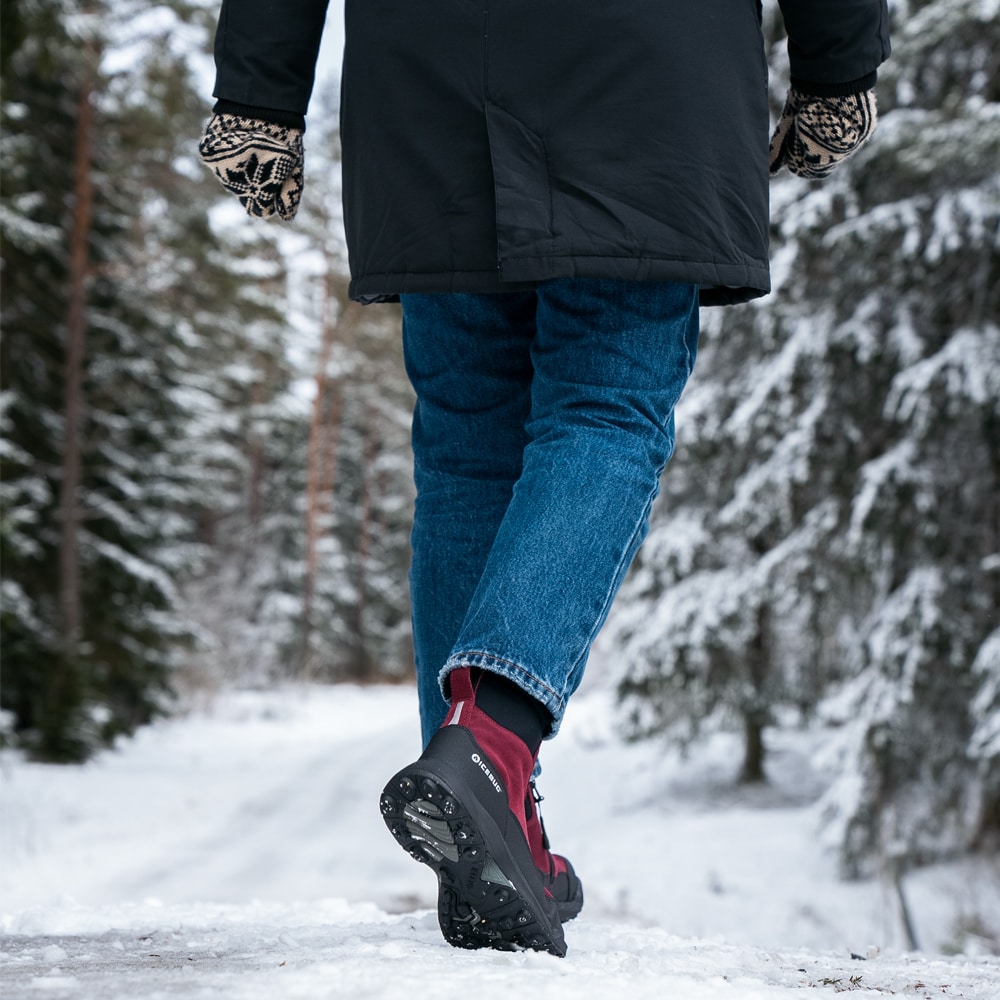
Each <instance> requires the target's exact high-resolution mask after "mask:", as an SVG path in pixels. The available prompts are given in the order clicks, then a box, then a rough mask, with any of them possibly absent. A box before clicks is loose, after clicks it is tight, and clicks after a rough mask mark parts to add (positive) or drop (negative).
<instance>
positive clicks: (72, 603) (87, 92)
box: [59, 43, 98, 660]
mask: <svg viewBox="0 0 1000 1000" xmlns="http://www.w3.org/2000/svg"><path fill="white" fill-rule="evenodd" d="M85 59H86V66H85V69H84V75H83V79H82V81H81V84H80V96H79V102H78V110H77V123H76V142H75V145H74V150H73V217H72V225H71V229H70V238H69V249H70V259H69V294H68V301H67V308H66V363H65V369H64V384H63V453H62V479H61V483H60V493H59V517H60V522H61V535H60V541H59V611H60V638H61V640H62V647H63V653H64V656H65V657H66V658H67V659H69V660H72V659H73V657H74V655H75V651H76V647H77V643H78V642H79V638H80V604H81V601H80V537H79V536H80V521H81V511H80V499H79V492H80V481H81V477H82V466H83V459H82V452H83V422H84V399H83V368H84V355H85V350H86V337H87V279H88V272H89V268H90V259H89V252H88V243H89V238H90V226H91V216H92V214H93V202H94V191H93V181H92V178H91V162H90V161H91V154H92V150H93V125H94V106H93V90H94V79H95V75H96V67H97V59H98V53H97V49H96V46H94V45H93V43H89V44H88V46H87V52H86V56H85Z"/></svg>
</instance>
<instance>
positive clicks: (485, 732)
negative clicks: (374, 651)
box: [381, 669, 566, 955]
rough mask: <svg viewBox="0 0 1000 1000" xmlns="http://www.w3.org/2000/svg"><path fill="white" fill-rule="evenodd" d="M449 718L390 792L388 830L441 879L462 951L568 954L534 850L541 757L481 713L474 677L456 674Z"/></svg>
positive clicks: (385, 796) (444, 904) (447, 923)
mask: <svg viewBox="0 0 1000 1000" xmlns="http://www.w3.org/2000/svg"><path fill="white" fill-rule="evenodd" d="M448 679H449V683H450V688H451V710H450V711H449V713H448V717H447V718H446V719H445V723H444V725H443V726H442V727H441V728H440V729H439V730H438V731H437V733H435V734H434V737H433V738H432V739H431V741H430V743H428V745H427V749H426V750H425V751H424V752H423V753H422V754H421V755H420V758H419V759H418V760H416V761H414V762H413V763H412V764H410V765H409V766H407V767H404V768H403V769H402V770H400V771H399V772H398V773H397V774H396V775H394V776H393V778H392V779H390V781H389V782H388V784H386V786H385V788H384V789H383V791H382V799H381V809H382V816H383V818H384V820H385V824H386V826H387V827H388V828H389V832H390V833H391V834H392V835H393V836H394V837H395V838H396V840H397V841H398V843H399V844H400V846H401V847H402V848H403V849H404V850H406V851H407V852H409V854H410V855H411V856H412V857H413V858H415V859H416V860H417V861H420V862H423V863H424V864H426V865H428V866H429V867H430V868H432V869H433V870H434V872H435V874H436V875H437V877H438V922H439V923H440V926H441V932H442V934H444V938H445V940H446V941H447V942H448V943H449V944H451V945H454V946H455V947H458V948H497V949H502V950H510V949H516V948H530V949H533V950H535V951H547V952H551V953H552V954H554V955H565V954H566V941H565V938H564V937H563V931H562V921H561V920H560V917H559V908H558V906H557V905H556V902H555V899H554V897H553V896H552V895H551V893H550V892H549V891H547V884H546V881H545V879H544V878H543V875H542V872H541V871H540V870H539V869H538V868H537V867H536V865H535V861H534V858H533V856H532V851H531V848H530V847H529V846H528V837H527V819H526V816H525V812H524V808H523V807H522V805H521V803H523V802H525V801H526V799H527V798H528V784H529V781H530V778H531V771H532V768H533V767H534V758H533V754H532V752H531V751H530V750H529V749H528V747H527V745H526V744H525V743H524V741H523V740H521V739H520V738H519V737H517V736H516V735H515V734H514V733H512V732H511V731H510V730H508V729H505V728H504V727H503V726H501V725H499V724H498V723H497V722H495V721H494V720H493V719H491V718H490V717H489V716H488V715H486V714H485V713H484V712H483V711H481V710H480V709H478V708H477V707H476V696H475V689H474V687H473V684H472V679H471V676H470V673H469V671H468V670H465V669H460V670H454V671H452V672H451V674H449V678H448Z"/></svg>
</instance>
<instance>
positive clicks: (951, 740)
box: [609, 0, 1000, 874]
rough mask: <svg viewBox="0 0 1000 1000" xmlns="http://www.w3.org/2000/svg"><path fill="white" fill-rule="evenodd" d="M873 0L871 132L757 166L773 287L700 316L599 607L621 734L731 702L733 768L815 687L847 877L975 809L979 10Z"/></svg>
mask: <svg viewBox="0 0 1000 1000" xmlns="http://www.w3.org/2000/svg"><path fill="white" fill-rule="evenodd" d="M891 6H892V7H893V10H894V14H895V18H894V25H895V30H894V37H893V43H894V53H893V56H892V59H891V61H890V62H889V64H887V66H886V67H884V68H883V70H882V71H881V73H880V81H879V87H878V92H879V101H880V109H881V113H882V119H881V122H880V125H879V128H878V130H877V132H876V135H875V138H874V139H873V141H872V142H871V143H870V144H869V146H868V147H867V148H866V149H864V150H863V151H862V152H861V153H860V154H859V155H858V156H857V157H856V158H855V159H854V160H852V161H850V162H848V163H847V164H846V165H845V166H843V167H842V168H841V169H840V170H839V171H838V172H837V173H836V174H834V176H833V177H832V178H831V179H830V180H829V181H827V182H825V183H823V184H817V185H813V184H808V183H806V182H803V181H800V180H798V179H796V178H788V177H785V178H782V179H781V180H780V181H778V182H776V183H775V184H774V185H773V188H772V261H773V271H774V284H775V291H774V293H773V294H772V295H771V296H770V297H769V298H767V299H764V300H762V301H760V302H758V303H753V304H750V305H748V306H746V307H740V308H737V309H732V310H725V311H709V312H707V313H706V314H705V315H704V321H705V322H704V337H703V347H702V351H701V355H700V358H699V371H698V372H697V373H696V375H695V379H694V382H693V383H692V386H691V387H690V389H689V393H688V395H687V396H686V397H685V399H684V401H683V402H682V405H681V413H680V424H679V446H678V454H677V457H676V458H675V460H674V462H673V464H672V466H671V467H670V468H669V469H668V471H667V474H666V476H665V479H664V491H663V493H664V495H663V497H662V499H661V503H660V505H659V507H658V512H657V514H656V516H655V520H654V525H653V529H652V531H651V535H650V538H649V540H648V542H647V545H646V548H645V549H644V551H643V553H642V556H641V559H640V562H639V564H638V565H637V568H636V572H635V573H634V574H633V576H632V578H631V580H630V581H629V583H628V584H627V587H626V589H625V591H624V593H623V595H622V600H621V601H620V606H619V610H618V611H617V613H616V614H615V616H614V618H613V620H612V622H611V623H610V625H609V629H610V634H611V636H612V637H613V639H616V640H617V642H618V643H619V644H620V646H621V650H622V652H621V657H622V663H623V669H622V673H621V680H620V692H621V695H622V701H623V707H624V711H625V717H626V719H627V725H628V728H629V731H630V732H631V733H632V734H633V735H635V736H642V735H651V734H654V733H667V734H670V735H672V736H674V737H675V738H680V739H682V740H683V739H690V738H693V737H694V736H695V735H697V733H698V732H699V731H700V730H701V729H703V728H704V727H705V726H715V725H725V724H729V723H731V722H732V721H734V720H739V721H740V723H741V724H742V726H743V727H744V730H745V732H746V734H747V762H746V765H745V770H746V772H747V774H748V776H757V775H759V774H760V773H761V771H762V769H761V768H760V767H758V766H757V765H759V764H760V762H761V759H762V748H763V744H762V740H761V729H762V726H763V724H765V723H767V722H768V721H769V720H771V719H773V717H774V716H773V712H774V710H775V709H776V708H778V707H781V706H792V707H794V708H796V709H798V710H799V711H800V712H801V713H802V714H808V713H810V712H812V711H813V710H814V709H815V708H816V707H817V706H818V705H820V704H821V703H822V706H823V707H822V711H823V714H824V716H825V717H827V718H828V719H829V721H831V723H836V724H837V725H838V726H839V727H840V729H839V732H840V737H841V744H840V747H841V750H840V756H839V758H838V760H839V767H840V779H839V780H838V781H836V782H835V783H834V786H833V787H832V788H831V789H830V792H829V794H828V796H827V798H826V800H825V809H824V812H823V815H824V817H825V820H826V824H827V831H828V834H829V836H830V837H831V840H832V841H833V842H834V843H835V844H836V846H837V847H838V849H839V851H840V858H841V862H842V866H843V869H844V871H845V872H846V873H849V874H858V873H862V872H864V871H866V870H870V868H871V866H872V865H873V864H874V863H876V862H877V861H879V860H880V859H881V858H884V857H885V855H887V854H890V853H891V854H893V855H895V856H897V857H898V858H901V859H902V860H903V861H904V862H919V861H921V860H926V859H929V858H933V857H940V856H943V855H947V854H949V853H954V852H959V851H963V850H966V849H968V848H970V847H972V846H974V845H976V844H978V843H982V842H983V838H984V837H987V836H988V835H991V834H993V835H995V834H996V833H997V832H998V826H1000V824H998V819H1000V816H998V803H1000V783H998V777H997V776H998V774H1000V762H998V750H1000V747H998V743H997V740H996V732H997V728H998V725H1000V722H998V716H997V713H998V710H1000V708H998V698H997V689H998V680H997V678H998V673H1000V662H998V656H997V644H996V639H995V635H994V637H993V638H992V639H990V638H989V636H990V634H991V631H992V630H993V629H995V628H996V609H997V607H1000V556H998V553H1000V404H998V400H1000V325H998V323H1000V267H998V263H1000V247H998V232H1000V175H998V173H997V169H996V164H997V163H998V162H1000V86H998V80H1000V71H998V70H1000V67H998V65H997V61H998V53H1000V4H998V3H997V2H996V0H925V2H911V3H896V4H892V5H891ZM767 17H768V20H767V26H768V30H769V33H770V39H771V41H772V43H773V44H772V48H771V54H772V57H773V58H772V60H771V61H772V67H773V70H772V98H773V107H774V108H775V110H777V108H778V107H780V100H781V96H782V95H783V91H784V86H785V80H786V79H787V69H786V63H785V57H784V51H783V43H782V42H781V40H780V31H779V30H778V26H779V24H780V22H779V21H778V19H777V17H776V15H775V12H774V7H773V5H771V7H770V8H769V9H768V11H767ZM824 696H829V697H827V698H826V700H825V701H823V699H824Z"/></svg>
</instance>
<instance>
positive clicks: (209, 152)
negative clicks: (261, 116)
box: [198, 114, 304, 221]
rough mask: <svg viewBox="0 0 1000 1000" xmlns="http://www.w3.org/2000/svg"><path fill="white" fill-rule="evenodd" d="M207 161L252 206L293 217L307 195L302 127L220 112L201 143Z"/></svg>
mask: <svg viewBox="0 0 1000 1000" xmlns="http://www.w3.org/2000/svg"><path fill="white" fill-rule="evenodd" d="M198 152H199V153H200V154H201V158H202V160H203V161H204V162H205V163H206V164H207V165H208V166H209V167H210V168H211V170H212V172H213V173H214V174H215V176H216V177H218V178H219V180H220V181H221V182H222V186H223V187H224V188H225V189H226V190H227V191H231V192H232V193H233V194H234V195H236V197H237V198H239V200H240V204H241V205H242V206H243V207H244V208H245V209H246V210H247V215H252V216H256V217H258V218H267V217H268V216H271V215H274V213H275V212H277V213H278V215H280V216H281V218H282V219H285V220H286V221H289V220H291V219H293V218H295V213H296V211H297V210H298V207H299V201H300V200H301V199H302V186H303V184H304V179H303V157H304V151H303V146H302V129H299V128H286V127H285V126H284V125H275V124H272V123H271V122H265V121H260V120H258V119H256V118H241V117H240V116H239V115H225V114H224V115H215V116H213V118H212V120H211V121H210V122H209V123H208V127H207V128H206V129H205V135H204V137H203V138H202V140H201V142H200V143H199V144H198Z"/></svg>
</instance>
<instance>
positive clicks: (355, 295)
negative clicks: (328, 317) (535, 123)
mask: <svg viewBox="0 0 1000 1000" xmlns="http://www.w3.org/2000/svg"><path fill="white" fill-rule="evenodd" d="M556 278H613V279H617V280H620V281H677V282H688V283H691V284H696V285H698V290H699V298H700V303H701V305H703V306H718V305H736V304H737V303H740V302H748V301H749V300H751V299H756V298H760V297H761V296H763V295H767V293H768V292H769V291H770V290H771V282H770V275H769V272H768V268H767V266H766V265H764V264H713V263H710V262H691V261H672V260H657V259H654V258H634V257H627V258H621V257H555V258H551V257H545V258H534V257H528V258H523V259H519V260H508V261H504V262H503V263H502V264H501V266H500V268H498V269H497V270H491V271H433V272H426V273H419V272H396V273H384V274H361V275H358V276H356V277H354V278H353V279H352V280H351V283H350V286H349V289H348V294H349V296H350V297H351V299H353V300H354V301H356V302H360V303H362V304H363V305H370V304H372V303H376V302H398V301H399V296H400V295H406V294H416V293H447V292H452V293H465V294H491V293H497V292H515V291H523V290H524V289H529V288H534V287H536V286H537V285H538V284H539V283H540V282H542V281H550V280H553V279H556Z"/></svg>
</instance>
